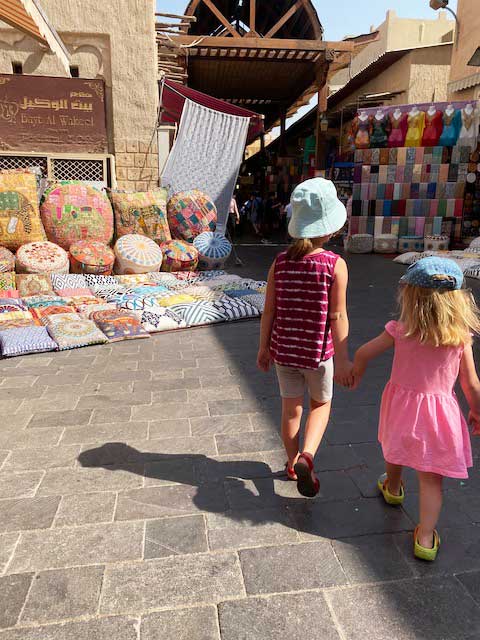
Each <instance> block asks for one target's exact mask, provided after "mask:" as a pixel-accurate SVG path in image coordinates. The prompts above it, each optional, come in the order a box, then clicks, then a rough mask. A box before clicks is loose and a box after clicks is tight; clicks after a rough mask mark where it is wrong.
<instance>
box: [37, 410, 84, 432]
mask: <svg viewBox="0 0 480 640" xmlns="http://www.w3.org/2000/svg"><path fill="white" fill-rule="evenodd" d="M91 416H92V411H90V410H88V411H77V410H75V411H38V412H37V413H35V415H34V416H33V417H32V419H31V420H30V422H29V423H28V428H29V429H34V428H36V429H42V428H45V427H47V426H48V427H68V428H70V427H79V426H82V425H85V424H88V423H89V422H90V418H91Z"/></svg>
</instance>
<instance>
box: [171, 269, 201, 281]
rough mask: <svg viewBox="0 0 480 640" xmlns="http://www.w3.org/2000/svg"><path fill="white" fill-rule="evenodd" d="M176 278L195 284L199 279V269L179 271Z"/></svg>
mask: <svg viewBox="0 0 480 640" xmlns="http://www.w3.org/2000/svg"><path fill="white" fill-rule="evenodd" d="M175 278H176V279H177V281H179V282H180V283H183V284H185V283H187V284H195V282H197V281H198V278H199V273H198V271H178V272H177V273H176V274H175Z"/></svg>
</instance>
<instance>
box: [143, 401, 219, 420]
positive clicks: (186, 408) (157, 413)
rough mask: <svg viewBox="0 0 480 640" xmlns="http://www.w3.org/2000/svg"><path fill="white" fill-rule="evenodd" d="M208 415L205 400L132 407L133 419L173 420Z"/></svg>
mask: <svg viewBox="0 0 480 640" xmlns="http://www.w3.org/2000/svg"><path fill="white" fill-rule="evenodd" d="M200 416H208V407H207V403H206V402H197V403H195V404H190V403H187V402H186V403H184V404H176V403H175V402H172V403H164V404H152V405H150V406H149V407H133V420H175V419H181V418H197V417H200Z"/></svg>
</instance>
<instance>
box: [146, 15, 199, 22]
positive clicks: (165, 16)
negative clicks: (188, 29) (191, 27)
mask: <svg viewBox="0 0 480 640" xmlns="http://www.w3.org/2000/svg"><path fill="white" fill-rule="evenodd" d="M155 15H156V16H159V17H160V18H172V19H173V20H188V21H189V22H196V21H197V18H196V17H195V16H179V15H177V14H176V13H155Z"/></svg>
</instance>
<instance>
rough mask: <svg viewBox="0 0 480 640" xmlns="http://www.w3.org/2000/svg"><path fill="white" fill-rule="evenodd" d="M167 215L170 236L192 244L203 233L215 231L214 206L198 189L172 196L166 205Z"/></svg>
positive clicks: (215, 217)
mask: <svg viewBox="0 0 480 640" xmlns="http://www.w3.org/2000/svg"><path fill="white" fill-rule="evenodd" d="M167 214H168V224H169V226H170V230H171V232H172V236H173V237H174V238H176V239H178V240H185V241H187V242H193V240H194V239H195V238H196V237H197V236H199V235H200V234H201V233H203V232H205V231H215V227H216V225H217V209H216V207H215V204H214V203H213V201H212V200H210V198H209V197H208V196H207V195H206V194H205V193H203V192H202V191H199V190H198V189H192V190H191V191H184V192H181V193H176V194H175V195H174V196H172V197H171V198H170V200H169V201H168V204H167Z"/></svg>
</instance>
